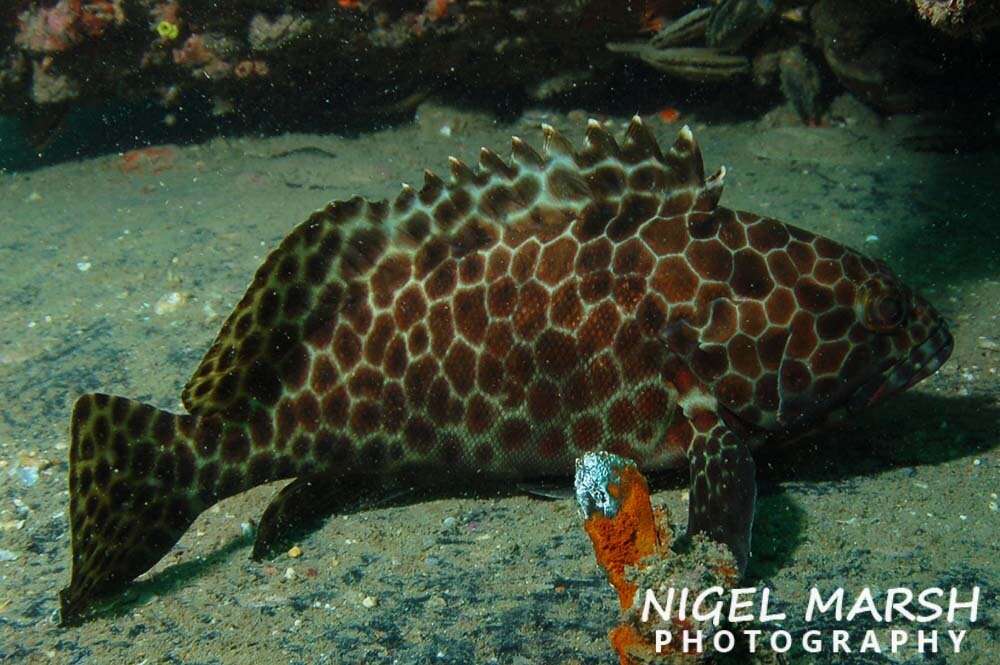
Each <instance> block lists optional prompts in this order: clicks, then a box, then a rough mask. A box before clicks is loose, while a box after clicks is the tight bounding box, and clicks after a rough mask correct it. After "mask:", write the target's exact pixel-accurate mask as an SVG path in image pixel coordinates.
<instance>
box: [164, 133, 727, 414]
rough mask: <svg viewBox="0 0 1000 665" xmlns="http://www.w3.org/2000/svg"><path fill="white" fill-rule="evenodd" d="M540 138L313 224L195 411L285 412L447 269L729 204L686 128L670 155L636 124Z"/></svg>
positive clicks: (197, 394) (226, 336) (254, 289)
mask: <svg viewBox="0 0 1000 665" xmlns="http://www.w3.org/2000/svg"><path fill="white" fill-rule="evenodd" d="M542 131H543V134H544V139H545V141H544V155H543V154H539V152H537V151H536V150H535V149H534V148H532V147H531V146H530V145H528V143H527V142H525V141H522V140H521V139H519V138H516V137H515V138H513V139H512V141H511V152H512V160H511V161H509V162H508V161H505V160H503V159H501V158H500V157H499V156H498V155H497V154H496V153H494V152H493V151H491V150H489V149H486V148H483V149H482V151H481V152H480V154H479V167H480V168H479V170H478V171H477V170H473V169H472V168H470V167H469V166H467V165H466V164H465V163H464V162H462V161H461V160H459V159H455V158H452V159H451V160H449V162H450V166H449V169H450V173H451V178H450V180H451V182H449V183H446V182H445V181H444V180H442V179H441V178H440V177H439V176H438V175H436V174H435V173H433V172H431V171H427V172H425V174H424V184H423V186H422V187H421V188H420V189H419V191H418V190H417V189H415V188H414V187H411V186H409V185H405V184H404V185H403V187H402V189H401V191H400V193H399V194H398V195H397V196H396V198H395V199H394V200H393V201H392V202H391V203H389V202H385V201H378V202H370V201H366V200H365V199H362V198H360V197H355V198H353V199H349V200H346V201H337V202H334V203H331V204H329V205H328V206H326V207H325V208H324V209H322V210H320V211H317V212H316V213H314V214H313V215H311V216H310V217H309V219H308V220H306V221H305V222H303V223H302V224H300V225H299V226H298V227H297V228H296V229H295V230H293V231H292V232H291V233H290V234H289V235H288V236H287V237H286V238H285V239H284V240H282V242H281V244H280V246H279V247H278V248H277V249H275V250H274V251H273V252H272V253H271V254H270V255H269V256H268V257H267V259H266V260H265V262H264V264H263V265H262V266H261V267H260V269H258V271H257V273H256V275H255V276H254V279H253V281H252V283H251V284H250V287H249V289H248V290H247V292H246V294H245V295H244V296H243V298H242V299H241V300H240V302H239V304H238V305H237V306H236V308H235V309H234V311H233V312H232V313H231V314H230V316H229V318H228V319H227V320H226V322H225V324H224V325H223V326H222V329H221V331H220V332H219V335H218V337H217V338H216V340H215V342H214V344H213V345H212V347H211V348H210V349H209V351H208V353H207V354H206V355H205V358H204V359H203V360H202V362H201V365H200V366H199V367H198V370H197V371H196V372H195V374H194V376H193V377H192V378H191V380H190V381H189V382H188V384H187V386H186V387H185V389H184V392H183V395H182V397H183V400H184V405H185V406H186V407H187V408H188V409H189V410H190V411H191V412H192V413H204V412H206V411H227V412H228V414H229V416H230V417H234V418H247V417H251V416H250V415H248V414H251V413H255V411H254V408H256V407H254V408H250V407H249V406H248V404H264V405H273V404H274V401H275V400H277V399H278V398H279V396H280V395H281V394H283V391H286V390H288V391H295V390H298V387H299V386H300V385H302V382H303V381H305V380H306V378H305V376H304V373H305V372H306V368H307V367H308V363H309V358H310V357H311V355H312V351H311V349H312V348H326V347H329V346H330V345H331V344H335V345H336V344H342V346H343V349H341V351H342V352H343V353H348V354H349V353H353V351H351V349H352V348H354V346H355V345H359V344H362V343H363V342H364V339H365V335H366V334H367V331H368V327H369V326H371V325H372V322H371V320H370V319H371V310H370V309H368V307H369V306H368V304H367V303H368V302H377V303H391V302H392V301H393V299H394V298H395V297H396V295H397V293H399V292H401V290H402V289H403V287H404V286H405V285H406V284H407V283H408V282H409V281H411V280H413V279H421V280H422V279H424V278H425V277H426V276H427V275H430V274H432V273H433V272H434V269H435V268H436V267H437V266H438V265H440V264H441V263H443V262H444V261H446V260H447V259H448V258H449V257H451V258H454V259H461V258H463V257H466V256H468V255H470V254H473V253H475V252H481V251H486V250H488V249H489V248H490V247H492V246H494V245H495V244H497V243H498V242H501V239H502V238H506V237H507V236H510V237H511V238H517V237H520V238H525V237H527V236H528V235H530V234H532V233H545V234H559V233H562V232H563V231H564V230H565V229H566V226H567V225H574V226H573V227H572V229H571V231H572V233H574V234H575V235H576V236H577V237H578V239H579V240H581V241H586V240H588V239H590V238H594V237H597V236H599V235H601V234H607V235H608V236H609V237H611V238H612V239H614V240H615V241H621V240H622V239H624V238H626V237H628V236H629V235H631V234H635V233H637V232H638V229H639V227H640V226H641V225H642V224H643V223H644V222H645V221H646V220H648V219H650V218H652V217H654V216H656V215H665V216H669V215H677V214H688V213H691V212H697V213H698V214H699V215H701V216H702V217H704V215H705V214H707V213H710V212H711V211H712V210H714V208H715V206H716V204H717V202H718V200H719V196H720V195H721V192H722V178H723V176H724V174H725V171H724V170H720V171H719V172H718V173H717V174H715V175H714V176H712V177H711V178H709V179H708V180H707V181H706V180H705V178H704V168H703V166H702V159H701V153H700V151H699V150H698V145H697V143H696V142H695V141H694V137H693V135H692V134H691V131H690V129H688V128H687V127H685V128H684V129H682V130H681V132H680V134H679V135H678V137H677V140H676V142H675V143H674V145H673V147H672V148H671V149H670V150H669V151H668V152H667V153H666V154H664V153H663V152H661V150H660V148H659V146H658V144H657V142H656V139H655V138H654V137H653V133H652V131H651V130H650V128H649V127H647V126H646V125H645V124H644V123H643V122H642V120H641V119H640V118H638V117H635V118H633V119H632V121H631V123H630V124H629V127H628V130H627V131H626V134H625V137H624V139H623V142H622V144H621V145H619V143H618V142H617V141H616V140H615V139H614V138H613V137H612V136H611V134H610V133H609V132H608V130H607V129H606V128H605V126H604V125H602V124H601V123H599V122H597V121H596V120H595V121H591V122H590V123H589V124H588V127H587V130H586V144H585V146H584V147H583V148H582V149H579V150H577V149H575V148H574V146H573V144H572V143H571V142H570V141H569V140H568V139H567V138H566V137H565V136H563V135H562V134H561V133H560V132H559V131H558V130H556V129H555V128H554V127H551V126H544V127H543V128H542ZM504 227H512V228H516V231H514V232H512V233H510V234H506V233H504ZM504 241H506V240H504ZM341 338H343V339H341ZM338 340H339V341H338Z"/></svg>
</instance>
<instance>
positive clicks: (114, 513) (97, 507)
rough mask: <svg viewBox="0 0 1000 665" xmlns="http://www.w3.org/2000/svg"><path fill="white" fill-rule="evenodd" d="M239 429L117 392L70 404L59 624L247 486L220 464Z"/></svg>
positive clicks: (143, 567)
mask: <svg viewBox="0 0 1000 665" xmlns="http://www.w3.org/2000/svg"><path fill="white" fill-rule="evenodd" d="M239 429H241V427H240V426H238V425H236V424H227V423H225V422H224V421H223V419H222V418H221V416H219V415H208V416H194V415H178V414H174V413H170V412H168V411H163V410H161V409H157V408H156V407H153V406H150V405H148V404H142V403H140V402H137V401H134V400H131V399H127V398H124V397H113V396H110V395H102V394H90V395H83V396H82V397H80V398H79V399H78V400H77V401H76V404H75V405H74V407H73V416H72V423H71V426H70V431H71V443H70V466H69V494H70V528H71V534H72V553H73V562H72V577H71V580H70V584H69V586H68V587H67V588H65V589H63V590H62V592H61V593H60V601H61V613H62V621H63V623H64V624H66V623H69V622H71V621H73V620H74V619H75V618H77V617H78V616H80V615H81V614H82V613H83V611H84V610H86V609H87V608H88V606H89V605H91V603H92V602H93V601H94V600H95V599H97V598H98V597H101V596H105V595H108V594H111V593H114V592H115V591H118V590H120V589H121V588H123V587H124V586H125V585H126V584H128V582H130V581H131V580H132V579H134V578H135V577H137V576H138V575H141V574H142V573H144V572H145V571H147V570H149V569H150V568H151V567H152V566H153V565H154V564H155V563H156V562H157V561H159V560H160V559H161V558H162V557H163V555H164V554H166V553H167V551H169V550H170V548H171V547H173V545H174V544H175V543H176V542H177V541H178V540H179V539H180V537H181V536H182V535H183V534H184V532H185V531H187V529H188V527H189V526H190V525H191V523H192V522H193V521H194V520H195V518H196V517H197V516H198V515H199V514H201V512H202V511H204V510H205V509H207V508H209V507H210V506H211V505H212V504H214V503H215V502H217V501H219V500H220V499H222V498H225V496H228V495H231V494H235V493H237V492H239V491H242V490H243V489H245V487H244V483H245V479H246V475H247V474H246V473H245V470H244V468H243V466H242V465H239V464H231V463H227V462H225V461H224V459H223V450H222V449H223V448H224V446H225V445H226V441H228V440H229V439H238V438H239V435H237V436H229V439H227V436H228V435H229V434H230V431H231V430H239ZM242 436H245V434H243V435H242ZM236 445H239V442H238V441H237V444H236Z"/></svg>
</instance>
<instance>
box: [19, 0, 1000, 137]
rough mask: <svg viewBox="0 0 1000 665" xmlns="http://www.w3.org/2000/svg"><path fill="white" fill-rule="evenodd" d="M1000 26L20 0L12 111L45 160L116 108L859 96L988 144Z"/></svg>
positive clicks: (878, 3)
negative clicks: (58, 141)
mask: <svg viewBox="0 0 1000 665" xmlns="http://www.w3.org/2000/svg"><path fill="white" fill-rule="evenodd" d="M998 27H1000V2H998V1H997V0H943V1H942V0H813V1H808V0H807V1H800V2H796V1H792V0H715V1H713V2H697V1H692V0H567V1H565V2H557V3H550V2H538V1H537V0H9V1H8V2H5V3H3V7H2V8H0V114H2V115H4V116H7V118H8V119H10V118H16V119H17V120H18V121H19V131H20V132H21V134H22V135H24V136H26V137H27V138H28V139H29V140H30V142H31V143H32V144H33V145H34V147H35V148H44V147H45V146H46V145H47V144H48V142H50V141H51V140H52V138H53V137H54V136H56V135H58V133H59V132H60V131H65V129H66V126H67V122H68V121H67V118H68V117H69V118H70V121H69V124H73V121H72V119H73V118H74V117H75V116H73V115H72V113H73V112H74V111H77V110H79V109H85V108H91V109H93V108H100V107H103V108H107V107H108V105H117V106H118V107H121V105H125V106H128V105H132V106H139V107H142V108H145V109H146V110H147V111H148V113H147V114H146V115H145V116H143V118H144V120H143V122H151V123H152V124H154V125H155V124H156V123H159V122H162V123H163V125H164V127H161V128H159V130H157V131H167V132H169V131H171V128H175V127H176V128H178V129H177V131H180V132H183V131H191V128H192V127H199V128H200V129H201V130H202V131H208V132H212V131H217V130H218V129H219V128H230V127H235V128H242V129H263V130H267V129H315V130H321V131H329V130H334V131H343V130H349V129H353V128H364V127H371V126H375V125H378V124H382V123H385V122H389V121H393V120H396V119H405V118H407V117H408V116H409V115H410V114H412V112H413V110H414V109H415V108H416V107H417V106H418V105H419V103H420V102H421V101H423V100H424V99H425V98H427V97H428V96H431V95H434V96H438V97H443V98H445V99H448V100H451V101H453V102H463V103H472V104H474V105H477V106H485V107H487V108H490V109H492V110H495V111H499V112H501V113H517V112H519V111H520V110H521V109H523V108H524V107H526V106H530V105H533V104H535V105H537V104H543V105H553V106H564V107H570V108H571V107H573V106H574V105H575V106H583V107H586V108H588V109H601V108H605V109H608V110H609V112H613V111H616V110H617V111H622V109H626V110H629V109H631V110H635V109H636V108H638V109H640V110H643V111H644V112H652V111H655V110H657V109H658V108H660V107H667V106H669V107H670V108H674V107H680V108H681V109H682V110H683V111H684V112H691V111H694V110H703V111H705V112H709V111H713V110H714V111H715V112H722V113H730V114H736V115H738V114H742V113H747V112H751V113H759V114H763V113H764V112H766V111H768V110H769V109H773V108H774V107H778V106H780V105H781V104H783V103H784V104H786V106H785V110H786V111H788V113H787V114H786V115H787V116H788V117H783V118H779V121H781V122H792V123H794V122H804V123H807V124H823V123H824V122H826V121H828V119H829V118H828V113H829V108H830V103H831V101H832V100H833V99H835V98H836V97H837V96H838V95H840V94H842V93H844V92H849V93H852V94H853V95H854V96H856V97H857V98H858V99H860V100H861V101H862V102H863V103H865V104H866V105H868V106H870V107H871V108H872V109H874V110H876V111H878V112H879V113H883V114H889V113H901V112H927V111H941V112H944V113H946V114H951V116H952V117H951V120H952V124H953V125H954V126H956V127H960V128H962V132H961V133H962V134H963V137H960V138H954V137H953V138H952V139H950V142H946V143H949V147H950V144H951V143H956V142H957V143H961V144H963V147H975V146H976V145H978V144H981V143H984V142H987V141H990V140H992V137H994V136H995V134H996V121H995V120H994V119H993V116H991V115H989V113H988V110H989V109H990V108H993V107H995V103H996V101H997V97H1000V90H998V88H1000V87H998V86H996V85H995V80H996V72H997V71H998V70H997V68H996V65H997V64H998V63H1000V47H998V46H997V44H996V39H995V37H996V35H997V34H998V33H1000V30H998ZM991 36H992V37H993V39H991ZM77 122H80V121H79V120H78V119H77ZM113 124H114V123H112V125H113ZM119 124H120V123H119ZM110 129H111V130H112V132H114V131H115V130H116V129H120V128H118V127H114V126H112V127H110ZM148 130H149V128H148V127H147V128H146V131H147V132H148ZM122 134H123V135H129V134H130V135H134V134H135V132H132V131H129V132H122Z"/></svg>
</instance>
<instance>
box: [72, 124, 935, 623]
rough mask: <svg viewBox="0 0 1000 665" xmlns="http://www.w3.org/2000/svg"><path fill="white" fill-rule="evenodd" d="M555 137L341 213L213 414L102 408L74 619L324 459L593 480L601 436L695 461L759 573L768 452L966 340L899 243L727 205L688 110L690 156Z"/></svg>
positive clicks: (659, 459)
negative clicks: (212, 518) (933, 301)
mask: <svg viewBox="0 0 1000 665" xmlns="http://www.w3.org/2000/svg"><path fill="white" fill-rule="evenodd" d="M544 133H545V150H544V154H539V153H537V152H535V150H533V149H532V148H531V147H529V146H528V145H527V144H526V143H524V142H522V141H521V140H519V139H517V138H515V139H514V140H513V158H512V161H511V162H505V161H504V160H502V159H501V158H500V157H498V156H497V155H496V154H495V153H493V152H490V151H489V150H486V149H483V151H482V153H481V156H480V168H479V169H476V170H473V169H471V168H469V167H468V166H466V165H465V164H463V163H462V162H460V161H458V160H455V159H453V160H452V162H451V174H452V178H451V182H450V183H448V184H446V183H445V182H444V181H443V180H441V179H440V178H439V177H437V176H436V175H434V174H432V173H430V172H428V173H427V174H426V181H425V184H424V186H423V188H422V189H420V190H419V191H417V190H416V189H414V188H411V187H408V186H404V188H403V191H402V192H401V193H400V195H399V196H398V197H397V198H396V199H395V201H393V202H386V201H383V202H377V203H372V202H368V201H365V200H363V199H361V198H354V199H351V200H349V201H340V202H336V203H332V204H330V205H329V206H327V207H326V208H325V209H323V210H320V211H318V212H316V213H314V214H313V215H312V216H311V217H310V218H309V219H308V220H307V221H306V222H304V223H303V224H301V225H300V226H298V227H297V228H296V229H295V230H294V231H292V233H290V234H289V235H288V236H287V237H286V238H285V239H284V240H283V241H282V243H281V245H280V246H279V247H278V248H277V249H276V250H275V251H274V252H272V253H271V254H270V255H269V256H268V258H267V260H266V261H265V262H264V264H263V265H262V266H261V267H260V269H259V270H258V271H257V274H256V275H255V276H254V279H253V282H252V284H251V285H250V287H249V289H248V290H247V292H246V295H245V296H244V297H243V299H242V300H241V301H240V303H239V304H238V305H237V306H236V308H235V310H234V311H233V313H232V314H231V315H230V316H229V318H228V319H227V321H226V323H225V324H224V325H223V327H222V330H221V331H220V333H219V335H218V338H217V339H216V341H215V343H214V344H213V345H212V347H211V349H210V350H209V351H208V353H207V354H206V356H205V358H204V360H203V361H202V363H201V365H200V366H199V367H198V369H197V371H196V372H195V374H194V376H193V377H192V379H191V380H190V382H189V383H188V384H187V386H186V387H185V389H184V392H183V402H184V405H185V407H186V408H187V410H188V414H184V415H175V414H172V413H168V412H166V411H162V410H159V409H157V408H154V407H152V406H148V405H145V404H140V403H138V402H135V401H132V400H129V399H126V398H122V397H111V396H107V395H99V394H94V395H84V396H83V397H81V398H80V399H79V400H78V401H77V403H76V405H75V408H74V410H73V416H72V425H71V447H70V475H69V485H70V497H71V501H70V516H71V527H72V550H73V571H72V580H71V583H70V586H69V587H68V588H67V589H65V590H64V591H63V592H62V611H63V613H62V616H63V620H64V621H70V620H73V619H74V618H75V617H77V616H78V615H79V614H80V613H81V612H82V611H83V610H85V609H86V608H87V607H88V606H89V605H90V604H91V603H92V601H93V600H94V599H95V598H97V597H98V596H101V595H105V594H108V593H113V592H115V591H117V590H120V589H121V588H123V587H124V586H126V585H127V583H128V582H129V581H130V580H131V579H133V578H134V577H136V576H137V575H139V574H141V573H143V572H144V571H146V570H148V569H149V568H150V567H151V566H152V565H153V564H155V563H156V561H158V560H159V559H160V558H161V557H162V556H163V554H164V553H166V551H167V550H168V549H169V548H170V547H171V546H172V545H173V544H174V543H175V542H176V541H177V540H178V539H179V538H180V536H181V535H182V534H183V533H184V532H185V531H186V530H187V528H188V527H189V526H190V524H191V522H192V521H193V520H194V519H195V517H196V516H197V515H198V514H199V513H201V512H202V511H203V510H205V509H206V508H208V507H209V506H211V505H212V504H214V503H215V502H217V501H219V500H221V499H223V498H225V497H228V496H231V495H234V494H237V493H239V492H242V491H244V490H247V489H249V488H251V487H254V486H256V485H260V484H262V483H267V482H270V481H273V480H277V479H281V478H298V479H299V481H297V482H296V483H293V485H290V486H289V488H291V491H290V492H288V493H286V494H285V497H286V498H287V499H289V500H291V499H294V498H295V497H299V499H298V500H299V501H300V503H301V502H303V501H305V502H306V504H307V506H306V507H307V508H308V507H309V505H311V504H309V503H308V501H306V500H305V499H302V498H301V497H302V496H308V495H309V492H313V493H315V492H316V491H317V489H318V490H319V491H324V488H325V490H326V491H329V492H330V493H335V489H336V488H337V487H338V486H342V487H346V488H349V487H350V486H351V485H350V483H355V482H358V481H359V479H363V478H365V477H369V478H370V477H373V476H377V477H387V476H392V475H393V474H397V473H402V472H405V471H407V470H413V469H421V468H422V469H426V470H427V471H428V473H429V474H430V475H433V476H435V477H440V476H442V475H449V476H450V477H452V478H455V479H463V478H464V479H474V478H479V477H492V478H501V479H502V478H511V479H513V478H524V477H530V476H540V475H551V474H563V475H566V476H570V475H571V474H572V473H573V468H574V466H573V463H574V459H575V458H576V457H578V456H580V455H581V454H582V453H583V452H585V451H591V450H595V449H607V450H611V451H613V452H615V453H618V454H620V455H623V456H625V457H629V458H632V459H634V460H636V461H637V462H638V463H639V465H640V466H641V467H642V468H643V469H647V470H648V469H657V468H664V467H670V466H679V465H684V464H687V465H688V466H689V467H690V470H691V509H690V514H689V529H690V530H692V531H701V532H705V533H707V534H709V535H710V536H712V537H714V538H716V539H717V540H720V541H722V542H724V543H726V544H727V545H729V546H730V548H731V549H733V551H734V553H735V554H736V556H737V559H738V561H739V562H740V564H741V566H745V564H746V559H747V557H748V556H749V532H750V525H751V522H752V518H753V507H754V500H755V495H756V490H755V481H754V467H753V460H752V457H751V456H750V453H749V450H750V449H751V448H753V447H755V446H758V445H761V444H762V443H763V442H766V441H769V440H775V439H788V438H791V437H794V436H797V435H798V434H800V433H802V432H803V431H806V430H809V429H812V428H814V427H816V426H818V425H821V424H823V423H825V422H828V421H830V420H840V419H843V418H844V417H847V416H850V415H851V414H853V413H854V412H856V411H858V410H859V409H861V408H864V407H866V406H868V405H869V404H871V403H874V402H876V401H878V400H880V399H882V398H883V397H885V396H887V395H889V394H891V393H894V392H899V391H901V390H903V389H905V388H907V387H909V386H910V385H913V384H914V383H916V382H917V381H919V380H920V379H922V378H924V377H925V376H927V375H929V374H930V373H932V372H933V371H935V370H936V369H937V367H939V366H940V364H941V363H942V362H944V360H945V359H946V358H947V357H948V355H949V353H950V351H951V345H952V342H951V337H950V335H949V333H948V330H947V327H946V326H945V324H944V322H943V321H942V319H941V317H940V316H939V315H938V314H937V313H936V312H935V311H934V310H933V308H932V307H931V306H930V305H929V304H928V303H926V302H925V301H924V300H923V299H921V298H920V297H919V296H917V295H915V294H914V293H913V292H912V291H911V290H910V289H908V288H907V287H906V286H904V285H902V284H901V283H900V282H899V281H898V280H897V278H896V277H895V276H894V275H893V274H892V273H891V272H890V271H889V269H888V268H887V267H886V266H885V265H883V264H882V263H880V262H876V261H873V260H871V259H868V258H866V257H864V256H862V255H860V254H858V253H857V252H855V251H853V250H851V249H848V248H846V247H843V246H842V245H840V244H837V243H835V242H833V241H831V240H828V239H826V238H823V237H819V236H816V235H814V234H812V233H810V232H808V231H803V230H801V229H798V228H795V227H792V226H789V225H787V224H783V223H781V222H778V221H776V220H773V219H768V218H765V217H760V216H758V215H754V214H750V213H743V212H734V211H732V210H728V209H726V208H724V207H720V206H719V205H718V201H719V197H720V195H721V193H722V181H723V176H724V175H725V172H724V170H720V171H719V172H718V173H716V174H715V175H713V176H711V177H709V178H707V179H706V178H705V175H704V170H703V165H702V158H701V153H700V151H699V149H698V146H697V145H696V143H695V141H694V138H693V136H692V134H691V132H690V130H689V129H688V128H686V127H685V128H684V129H682V130H681V131H680V134H679V136H678V138H677V140H676V142H675V144H674V145H673V147H672V148H671V149H670V150H669V151H667V152H666V153H663V152H661V150H660V148H659V146H658V145H657V142H656V140H655V139H654V137H653V136H652V133H651V132H650V131H649V129H648V128H647V127H646V126H645V125H644V124H643V123H642V121H641V120H640V119H639V118H638V117H637V118H635V119H633V121H632V123H631V125H630V126H629V128H628V130H627V132H626V136H625V140H624V142H623V144H622V145H619V144H618V143H617V142H616V141H615V140H614V139H613V138H612V136H611V135H610V134H609V133H608V132H607V131H606V130H605V129H604V128H603V127H602V126H601V125H600V124H599V123H596V122H593V121H592V122H591V123H590V125H589V127H588V130H587V142H586V145H585V147H584V148H583V149H582V150H579V151H577V150H576V149H574V147H573V146H572V145H571V144H570V143H569V142H568V141H567V140H566V139H565V138H564V137H563V136H561V135H560V134H559V133H558V132H556V131H555V130H554V129H552V128H551V127H545V128H544ZM303 481H304V482H303ZM308 488H311V489H308ZM280 501H281V497H280V496H279V499H278V500H276V502H275V504H273V505H272V507H271V508H269V510H268V513H267V514H266V515H265V520H264V521H265V523H268V522H274V516H275V515H277V514H278V513H279V512H280V510H279V508H280ZM272 509H273V510H272ZM266 526H268V525H267V524H264V525H262V527H266ZM270 526H271V528H272V530H273V528H275V525H274V524H273V523H272V524H270Z"/></svg>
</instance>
